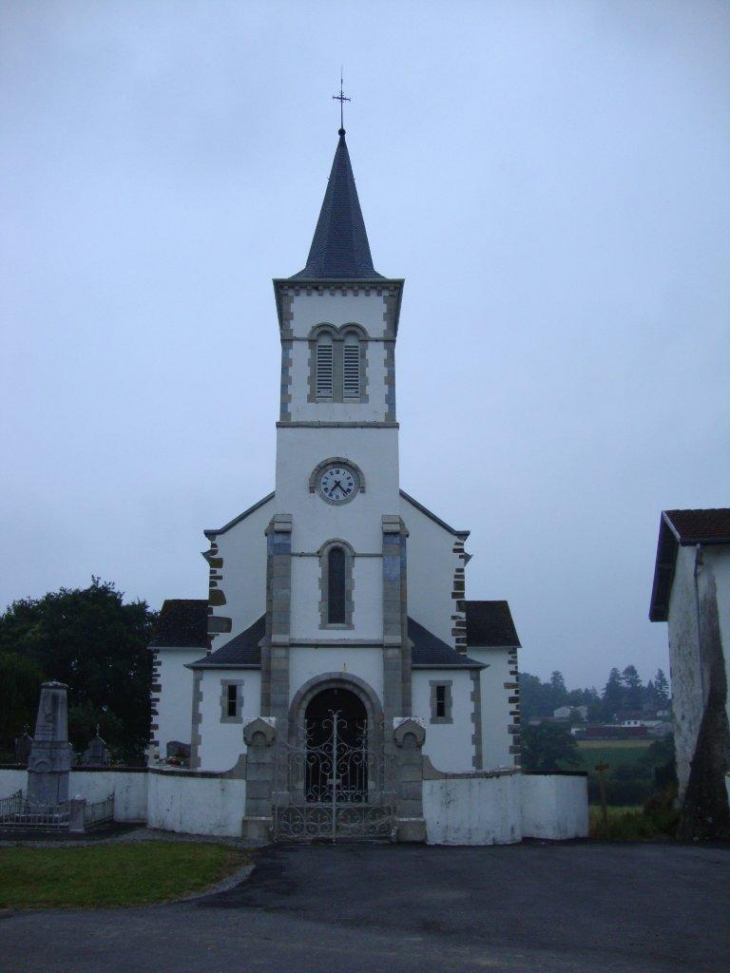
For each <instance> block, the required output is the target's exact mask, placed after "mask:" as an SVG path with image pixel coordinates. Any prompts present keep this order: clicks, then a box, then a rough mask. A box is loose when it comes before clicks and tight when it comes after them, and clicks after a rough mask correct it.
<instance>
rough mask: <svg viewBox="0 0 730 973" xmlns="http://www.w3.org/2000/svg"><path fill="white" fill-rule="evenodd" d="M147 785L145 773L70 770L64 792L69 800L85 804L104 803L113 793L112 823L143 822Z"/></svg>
mask: <svg viewBox="0 0 730 973" xmlns="http://www.w3.org/2000/svg"><path fill="white" fill-rule="evenodd" d="M147 781H148V772H147V770H145V769H140V770H118V769H116V768H113V767H109V768H106V767H105V768H104V769H98V770H96V769H94V770H89V769H87V770H72V771H71V778H70V780H69V786H68V792H69V796H70V797H76V796H77V795H80V796H81V797H84V798H86V801H87V803H88V804H95V803H97V802H99V801H104V800H106V798H107V797H109V795H110V794H112V793H113V794H114V820H115V821H140V822H143V821H145V820H146V819H147Z"/></svg>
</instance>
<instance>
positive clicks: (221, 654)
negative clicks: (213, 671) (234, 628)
mask: <svg viewBox="0 0 730 973" xmlns="http://www.w3.org/2000/svg"><path fill="white" fill-rule="evenodd" d="M265 633H266V616H265V615H262V616H261V618H257V619H256V621H255V622H254V623H253V625H249V627H248V628H247V629H246V630H245V632H240V633H239V634H238V635H236V636H235V637H234V638H232V639H231V640H230V642H226V644H225V645H222V646H221V647H220V648H219V649H216V650H215V652H211V653H210V655H206V656H204V657H203V658H202V659H198V660H197V661H196V662H191V663H190V666H189V668H190V669H199V668H203V667H206V668H207V667H208V666H249V667H250V668H258V667H259V666H260V665H261V649H260V647H259V642H260V641H261V639H262V638H263V637H264V634H265Z"/></svg>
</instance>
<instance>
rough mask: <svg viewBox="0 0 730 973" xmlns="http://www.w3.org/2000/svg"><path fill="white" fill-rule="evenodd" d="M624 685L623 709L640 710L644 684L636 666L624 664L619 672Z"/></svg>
mask: <svg viewBox="0 0 730 973" xmlns="http://www.w3.org/2000/svg"><path fill="white" fill-rule="evenodd" d="M621 682H622V683H623V687H624V707H623V708H624V709H631V710H640V709H641V707H642V704H643V702H644V686H643V683H642V681H641V676H640V675H639V673H638V672H637V670H636V666H626V668H625V669H624V671H623V672H622V673H621Z"/></svg>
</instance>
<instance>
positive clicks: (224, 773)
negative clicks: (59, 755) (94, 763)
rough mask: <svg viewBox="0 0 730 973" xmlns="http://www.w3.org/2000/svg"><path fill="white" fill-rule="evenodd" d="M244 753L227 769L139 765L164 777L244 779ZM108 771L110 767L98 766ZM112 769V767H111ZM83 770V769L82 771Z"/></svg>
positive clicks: (144, 770)
mask: <svg viewBox="0 0 730 973" xmlns="http://www.w3.org/2000/svg"><path fill="white" fill-rule="evenodd" d="M246 763H247V761H246V754H245V753H241V754H239V756H238V760H237V761H236V762H235V764H234V765H233V766H232V767H231V768H230V769H229V770H188V769H187V768H185V769H183V768H180V767H165V766H159V767H140V768H139V769H140V770H141V771H142V772H143V773H148V774H156V775H162V776H165V777H185V778H196V779H199V778H205V779H208V780H214V779H217V780H245V779H246ZM99 769H103V770H106V772H107V773H109V770H110V768H109V767H104V768H99ZM111 769H112V770H113V769H114V768H111ZM84 772H85V771H84Z"/></svg>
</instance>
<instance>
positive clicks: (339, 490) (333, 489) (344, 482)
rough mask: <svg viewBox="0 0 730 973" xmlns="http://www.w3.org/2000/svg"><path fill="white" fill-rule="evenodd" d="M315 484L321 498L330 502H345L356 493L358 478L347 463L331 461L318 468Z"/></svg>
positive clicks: (358, 484) (358, 487)
mask: <svg viewBox="0 0 730 973" xmlns="http://www.w3.org/2000/svg"><path fill="white" fill-rule="evenodd" d="M317 486H318V487H319V493H320V495H321V496H322V497H323V499H325V500H328V501H329V502H330V503H347V501H348V500H352V499H353V498H354V497H355V496H356V495H357V492H358V490H359V489H360V478H359V476H358V474H357V472H356V470H354V469H353V467H351V466H350V465H349V464H347V463H331V464H328V465H327V466H325V467H324V469H322V470H320V472H319V477H318V483H317Z"/></svg>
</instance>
